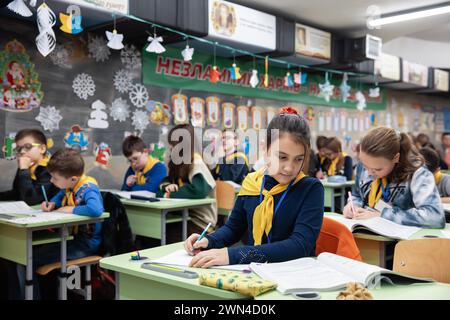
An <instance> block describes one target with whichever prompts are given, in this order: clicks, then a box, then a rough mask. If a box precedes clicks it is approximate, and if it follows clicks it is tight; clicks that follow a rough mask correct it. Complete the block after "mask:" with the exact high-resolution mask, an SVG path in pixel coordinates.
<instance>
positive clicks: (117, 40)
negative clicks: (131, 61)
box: [106, 29, 123, 50]
mask: <svg viewBox="0 0 450 320" xmlns="http://www.w3.org/2000/svg"><path fill="white" fill-rule="evenodd" d="M106 38H108V44H107V46H108V47H110V48H111V49H114V50H121V49H123V43H122V41H123V34H120V33H117V30H116V29H114V30H113V32H109V31H106Z"/></svg>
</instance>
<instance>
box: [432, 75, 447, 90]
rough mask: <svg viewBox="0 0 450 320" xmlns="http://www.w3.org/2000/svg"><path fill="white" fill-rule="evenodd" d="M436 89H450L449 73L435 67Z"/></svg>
mask: <svg viewBox="0 0 450 320" xmlns="http://www.w3.org/2000/svg"><path fill="white" fill-rule="evenodd" d="M433 73H434V84H433V85H434V89H436V90H439V91H445V92H448V91H449V73H448V72H447V71H444V70H439V69H434V70H433Z"/></svg>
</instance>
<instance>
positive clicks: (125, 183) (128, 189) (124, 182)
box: [121, 167, 134, 191]
mask: <svg viewBox="0 0 450 320" xmlns="http://www.w3.org/2000/svg"><path fill="white" fill-rule="evenodd" d="M132 174H134V173H133V170H132V169H131V167H129V168H128V170H127V172H125V177H124V178H123V184H122V188H121V190H122V191H131V187H129V186H128V185H127V178H128V177H129V176H131V175H132Z"/></svg>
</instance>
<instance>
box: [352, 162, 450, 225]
mask: <svg viewBox="0 0 450 320" xmlns="http://www.w3.org/2000/svg"><path fill="white" fill-rule="evenodd" d="M356 172H357V176H356V181H355V185H354V186H353V194H352V196H353V197H352V198H353V202H354V204H355V205H357V206H359V207H366V206H369V193H370V190H371V185H372V182H373V178H372V177H371V176H370V175H369V173H368V171H367V170H366V169H365V168H364V166H363V165H362V164H361V163H360V164H358V166H357V168H356ZM379 188H380V190H379V192H380V193H381V192H382V190H381V185H380V187H379ZM377 192H378V191H377ZM386 193H387V195H388V196H387V199H385V202H386V203H387V204H389V205H391V206H392V208H383V211H382V212H381V217H382V218H385V219H388V220H391V221H393V222H396V223H398V224H403V225H408V226H416V227H422V228H443V227H444V226H445V214H444V210H443V208H442V204H441V198H440V197H439V192H438V189H437V187H436V184H435V181H434V177H433V174H432V173H431V172H430V171H429V170H428V169H426V168H425V167H419V168H418V169H417V170H416V171H415V172H414V174H413V175H412V177H411V179H410V180H408V181H404V182H401V183H394V182H391V183H388V185H387V188H386ZM381 199H383V196H381ZM386 200H387V201H386Z"/></svg>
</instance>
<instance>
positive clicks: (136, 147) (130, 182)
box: [122, 136, 167, 193]
mask: <svg viewBox="0 0 450 320" xmlns="http://www.w3.org/2000/svg"><path fill="white" fill-rule="evenodd" d="M122 151H123V155H124V156H125V157H126V158H127V159H128V162H130V167H129V168H128V170H127V172H126V173H125V178H124V182H123V185H122V190H124V191H138V190H147V191H150V192H154V193H156V192H157V191H158V188H159V184H160V183H161V181H162V180H163V179H164V178H165V177H166V176H167V170H166V166H165V165H164V164H163V163H162V162H161V161H159V160H158V159H155V158H153V157H152V156H149V154H148V149H147V147H146V145H145V143H144V141H143V140H142V139H141V138H139V137H136V136H128V137H127V138H126V139H125V140H124V141H123V144H122Z"/></svg>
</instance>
